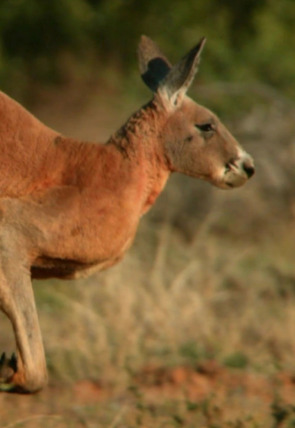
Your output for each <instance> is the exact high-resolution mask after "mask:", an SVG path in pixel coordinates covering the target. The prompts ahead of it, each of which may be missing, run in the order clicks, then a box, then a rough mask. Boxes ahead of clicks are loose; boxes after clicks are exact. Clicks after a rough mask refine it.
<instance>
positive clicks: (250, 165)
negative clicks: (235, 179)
mask: <svg viewBox="0 0 295 428" xmlns="http://www.w3.org/2000/svg"><path fill="white" fill-rule="evenodd" d="M242 166H243V170H244V171H245V173H246V174H247V176H248V178H250V177H252V175H253V174H254V173H255V167H254V162H253V160H252V159H251V158H249V159H246V160H244V162H243V164H242Z"/></svg>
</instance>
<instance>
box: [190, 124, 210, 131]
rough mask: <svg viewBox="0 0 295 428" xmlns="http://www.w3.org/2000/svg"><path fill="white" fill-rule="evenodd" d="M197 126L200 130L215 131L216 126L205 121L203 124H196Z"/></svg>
mask: <svg viewBox="0 0 295 428" xmlns="http://www.w3.org/2000/svg"><path fill="white" fill-rule="evenodd" d="M195 127H196V128H198V129H199V131H201V132H212V131H214V127H213V125H212V123H203V124H201V125H197V124H196V125H195Z"/></svg>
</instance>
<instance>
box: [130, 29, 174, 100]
mask: <svg viewBox="0 0 295 428" xmlns="http://www.w3.org/2000/svg"><path fill="white" fill-rule="evenodd" d="M138 59H139V69H140V74H141V77H142V80H143V81H144V83H145V84H146V85H147V86H148V87H149V88H150V89H151V90H152V91H154V92H156V91H157V89H158V88H159V86H160V84H161V82H162V81H163V80H164V79H165V77H166V76H167V75H168V74H169V71H170V70H171V65H170V63H169V61H168V59H167V58H166V57H165V56H164V55H163V54H162V52H161V51H160V49H159V48H158V46H157V45H156V43H154V42H153V41H152V40H151V39H150V38H148V37H146V36H141V39H140V43H139V46H138Z"/></svg>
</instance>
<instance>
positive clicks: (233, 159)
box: [138, 36, 255, 189]
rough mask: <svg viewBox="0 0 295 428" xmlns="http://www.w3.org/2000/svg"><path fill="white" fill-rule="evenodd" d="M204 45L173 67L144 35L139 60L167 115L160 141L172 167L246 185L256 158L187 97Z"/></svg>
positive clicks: (224, 184)
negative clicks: (253, 158)
mask: <svg viewBox="0 0 295 428" xmlns="http://www.w3.org/2000/svg"><path fill="white" fill-rule="evenodd" d="M204 44H205V39H204V38H203V39H201V41H200V42H199V44H198V45H196V46H195V47H194V48H193V49H192V50H191V51H190V52H189V53H188V54H187V55H186V56H184V57H183V58H182V59H181V60H180V61H179V62H178V63H177V64H176V65H174V66H171V65H170V63H169V61H168V60H167V59H166V58H165V56H164V55H163V54H162V53H161V51H160V50H159V48H158V47H157V45H156V44H155V43H154V42H153V41H152V40H150V39H149V38H147V37H145V36H142V38H141V42H140V45H139V50H138V53H139V65H140V71H141V75H142V78H143V80H144V82H145V83H146V85H147V86H148V87H149V88H150V89H152V90H153V92H154V94H155V95H154V102H155V103H156V104H157V106H158V107H159V109H160V110H161V111H162V112H164V113H163V114H164V115H165V118H164V120H163V121H161V123H163V128H162V129H161V130H160V141H161V144H162V145H163V150H164V155H165V157H166V159H167V162H168V165H169V168H170V170H171V171H176V172H181V173H184V174H187V175H190V176H193V177H197V178H201V179H204V180H207V181H209V182H211V183H212V184H214V185H216V186H218V187H221V188H224V189H227V188H232V187H237V186H241V185H243V184H244V183H245V182H246V181H247V180H248V178H250V177H251V176H252V175H253V174H254V171H255V170H254V163H253V160H252V158H251V156H250V155H248V154H247V153H246V152H245V151H244V150H243V149H242V148H241V146H240V145H239V144H238V142H237V141H236V139H235V138H234V137H233V136H232V135H231V134H230V132H229V131H228V130H227V129H226V127H225V126H224V125H223V124H222V123H221V121H220V120H219V119H218V117H217V116H216V115H215V114H214V113H212V112H211V111H210V110H208V109H207V108H205V107H203V106H201V105H199V104H197V103H195V102H194V101H193V100H192V99H190V98H189V97H188V96H186V92H187V90H188V88H189V86H190V85H191V83H192V81H193V78H194V76H195V74H196V72H197V68H198V65H199V62H200V54H201V51H202V49H203V47H204Z"/></svg>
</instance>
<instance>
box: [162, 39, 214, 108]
mask: <svg viewBox="0 0 295 428" xmlns="http://www.w3.org/2000/svg"><path fill="white" fill-rule="evenodd" d="M205 43H206V39H205V37H203V38H202V39H201V40H200V42H199V43H198V44H197V45H196V46H195V47H194V48H193V49H192V50H190V51H189V53H188V54H187V55H186V56H184V57H183V58H182V59H181V60H180V61H179V62H178V63H177V64H176V65H174V66H173V67H172V68H171V70H170V72H169V74H167V76H166V78H165V79H164V80H163V81H162V83H161V85H160V87H159V90H160V91H161V92H163V91H164V92H166V94H167V95H168V98H169V99H172V98H174V99H175V100H176V99H178V100H180V99H181V98H182V97H183V96H184V95H185V93H186V92H187V90H188V88H189V87H190V85H191V83H192V81H193V79H194V77H195V74H196V72H197V70H198V65H199V63H200V56H201V52H202V50H203V47H204V45H205ZM175 100H174V103H175Z"/></svg>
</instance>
